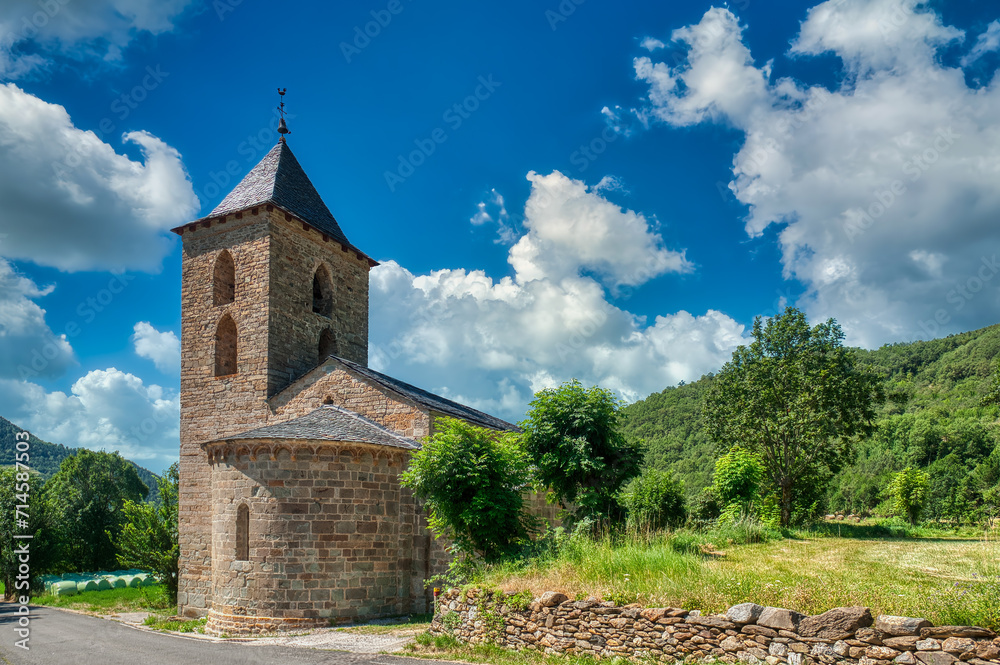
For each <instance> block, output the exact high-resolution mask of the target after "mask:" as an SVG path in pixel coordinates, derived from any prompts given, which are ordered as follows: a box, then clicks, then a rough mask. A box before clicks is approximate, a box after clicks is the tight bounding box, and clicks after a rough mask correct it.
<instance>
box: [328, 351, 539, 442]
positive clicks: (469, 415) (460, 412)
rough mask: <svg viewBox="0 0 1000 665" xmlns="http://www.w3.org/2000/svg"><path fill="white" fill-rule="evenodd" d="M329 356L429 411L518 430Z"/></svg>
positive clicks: (450, 401)
mask: <svg viewBox="0 0 1000 665" xmlns="http://www.w3.org/2000/svg"><path fill="white" fill-rule="evenodd" d="M331 357H332V358H333V359H334V360H336V361H338V362H340V363H342V364H343V365H345V366H346V367H347V368H348V369H349V370H351V371H352V372H355V373H356V374H360V375H361V376H363V377H364V378H366V379H368V380H369V381H372V382H373V383H376V384H379V385H381V386H382V387H383V388H388V389H389V390H392V391H394V392H396V393H398V394H400V395H402V396H403V397H405V398H407V399H409V400H411V401H413V402H416V403H417V404H419V405H421V406H423V407H425V408H427V409H429V410H431V411H437V412H438V413H442V414H444V415H446V416H452V417H454V418H461V419H462V420H465V421H468V422H470V423H472V424H473V425H480V426H483V427H489V428H492V429H496V430H500V431H503V432H517V431H520V429H519V428H518V427H517V426H516V425H512V424H511V423H509V422H507V421H506V420H501V419H500V418H497V417H496V416H491V415H490V414H488V413H483V412H482V411H479V410H477V409H473V408H472V407H470V406H465V405H464V404H459V403H458V402H454V401H452V400H450V399H447V398H445V397H441V396H440V395H435V394H434V393H431V392H428V391H426V390H424V389H423V388H417V387H416V386H413V385H410V384H409V383H406V382H404V381H400V380H399V379H394V378H393V377H391V376H388V375H386V374H382V373H381V372H376V371H375V370H373V369H370V368H368V367H365V366H364V365H359V364H358V363H356V362H352V361H350V360H347V359H346V358H340V357H338V356H331Z"/></svg>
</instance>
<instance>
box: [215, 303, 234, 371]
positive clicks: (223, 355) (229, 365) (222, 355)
mask: <svg viewBox="0 0 1000 665" xmlns="http://www.w3.org/2000/svg"><path fill="white" fill-rule="evenodd" d="M230 374H236V322H235V321H233V317H231V316H229V315H228V314H226V315H225V316H224V317H222V320H221V321H219V327H218V328H216V330H215V375H216V376H228V375H230Z"/></svg>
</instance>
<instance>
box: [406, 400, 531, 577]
mask: <svg viewBox="0 0 1000 665" xmlns="http://www.w3.org/2000/svg"><path fill="white" fill-rule="evenodd" d="M435 426H436V432H435V434H434V436H432V437H431V438H430V439H428V440H427V441H426V442H425V443H424V445H423V448H421V449H420V450H418V451H416V452H415V453H413V456H412V457H411V459H410V465H409V467H408V468H407V470H406V471H405V472H404V473H403V476H402V483H403V485H405V486H406V487H409V488H411V489H412V490H413V492H414V494H415V495H416V496H417V497H418V498H420V499H423V500H424V501H426V505H427V509H428V511H429V513H430V527H431V529H432V530H433V531H434V533H435V535H436V536H446V537H448V538H451V539H452V540H453V541H454V542H455V544H456V545H457V546H458V548H459V549H460V550H461V551H463V552H467V553H470V554H471V553H477V554H479V555H480V556H482V558H483V559H485V560H486V561H497V560H500V559H503V558H505V557H508V556H511V555H513V554H515V553H517V551H518V550H519V549H520V548H521V546H522V545H523V544H524V543H525V541H526V540H527V539H528V537H529V535H530V533H531V531H532V530H533V528H534V519H533V518H532V517H531V516H529V515H528V514H527V513H526V511H525V510H524V500H523V496H522V493H523V492H524V491H525V490H526V489H527V487H528V483H529V481H530V479H531V473H530V469H529V464H528V458H527V455H526V454H525V452H524V450H523V449H522V448H521V446H520V441H519V437H518V436H517V435H516V434H512V433H503V434H502V433H499V432H495V431H493V430H489V429H485V428H482V427H474V426H473V425H470V424H468V423H466V422H465V421H462V420H457V419H455V418H439V419H437V420H436V421H435Z"/></svg>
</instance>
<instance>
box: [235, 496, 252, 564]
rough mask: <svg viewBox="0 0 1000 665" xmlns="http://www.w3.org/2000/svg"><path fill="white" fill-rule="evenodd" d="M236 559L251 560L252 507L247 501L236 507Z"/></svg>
mask: <svg viewBox="0 0 1000 665" xmlns="http://www.w3.org/2000/svg"><path fill="white" fill-rule="evenodd" d="M236 560H237V561H249V560H250V508H249V507H248V506H247V504H245V503H241V504H240V507H239V508H237V509H236Z"/></svg>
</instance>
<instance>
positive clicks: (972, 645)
mask: <svg viewBox="0 0 1000 665" xmlns="http://www.w3.org/2000/svg"><path fill="white" fill-rule="evenodd" d="M941 650H942V651H946V652H948V653H950V654H952V655H954V656H961V655H962V654H963V653H971V652H973V651H975V650H976V641H975V640H973V639H971V638H968V637H949V638H948V639H946V640H945V641H944V642H942V643H941Z"/></svg>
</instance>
